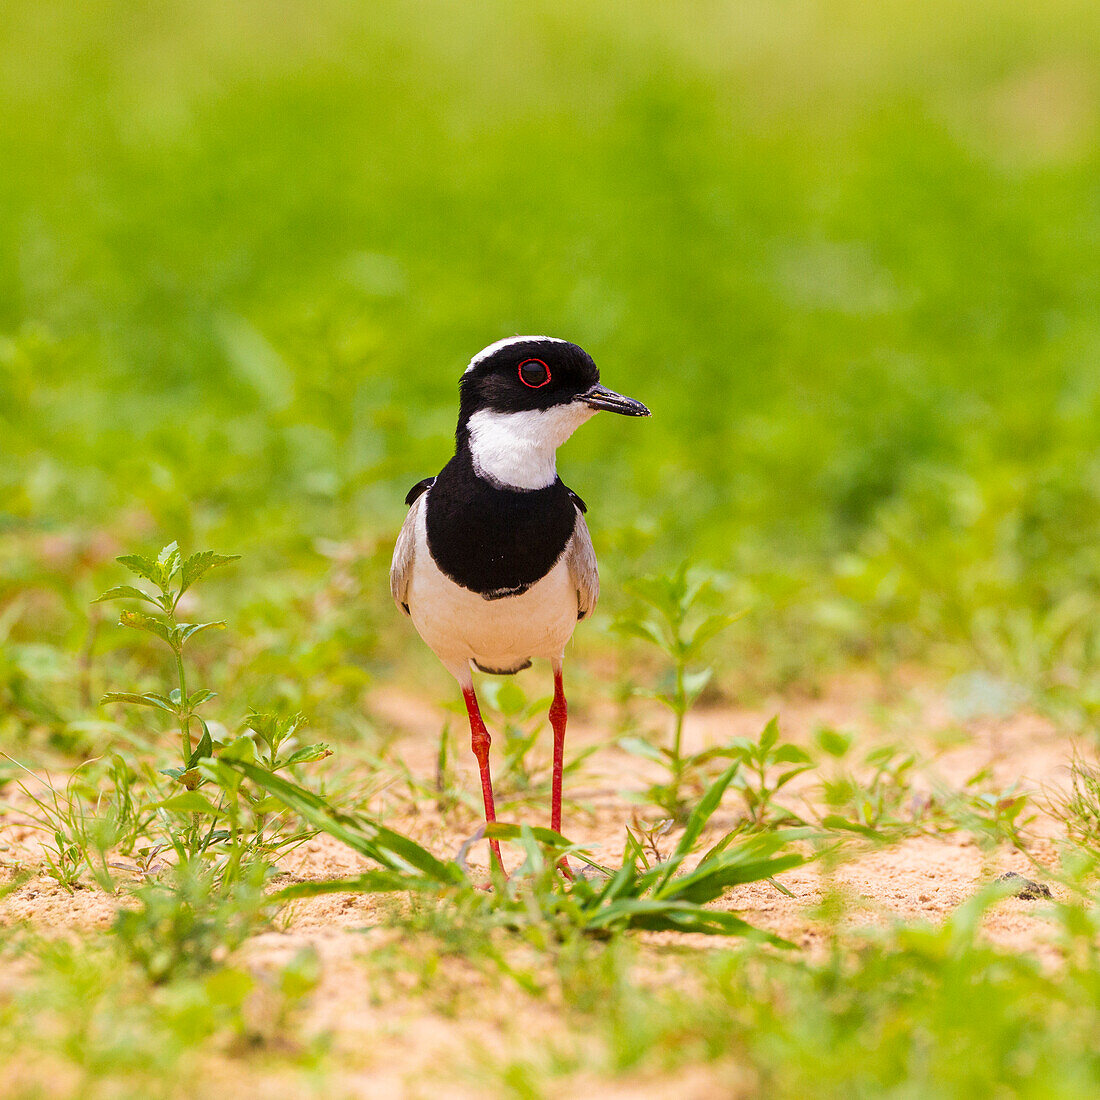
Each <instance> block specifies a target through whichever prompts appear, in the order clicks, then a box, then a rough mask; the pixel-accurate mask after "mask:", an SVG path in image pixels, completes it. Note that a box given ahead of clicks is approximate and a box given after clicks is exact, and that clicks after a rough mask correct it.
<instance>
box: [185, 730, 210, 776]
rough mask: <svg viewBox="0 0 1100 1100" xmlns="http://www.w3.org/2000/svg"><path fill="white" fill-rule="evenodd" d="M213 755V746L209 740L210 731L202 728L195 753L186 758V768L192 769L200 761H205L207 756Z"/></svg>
mask: <svg viewBox="0 0 1100 1100" xmlns="http://www.w3.org/2000/svg"><path fill="white" fill-rule="evenodd" d="M213 755H214V744H213V741H212V740H211V738H210V731H209V730H208V729H206V727H205V726H204V727H203V734H202V737H201V738H199V743H198V744H197V745H196V746H195V751H194V752H193V753H191V755H190V757H188V760H187V767H188V768H193V767H194V766H195V765H196V764H197V763H198V762H199V761H200V760H205V759H206V758H207V757H208V756H213Z"/></svg>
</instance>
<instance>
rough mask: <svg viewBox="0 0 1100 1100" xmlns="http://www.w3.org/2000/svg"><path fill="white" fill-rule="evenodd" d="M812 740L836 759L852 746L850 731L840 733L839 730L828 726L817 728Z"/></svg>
mask: <svg viewBox="0 0 1100 1100" xmlns="http://www.w3.org/2000/svg"><path fill="white" fill-rule="evenodd" d="M814 740H815V741H816V742H817V744H818V746H819V748H821V749H822V750H823V751H824V752H827V753H828V754H829V755H830V756H835V757H836V758H837V759H838V760H839V759H840V758H841V757H842V756H844V755H845V754H846V753H847V752H848V750H849V749H850V748H851V747H852V735H851V734H850V733H841V731H840V730H834V729H830V728H829V727H828V726H823V727H822V728H821V729H819V730H818V731H817V733H816V734H815V735H814Z"/></svg>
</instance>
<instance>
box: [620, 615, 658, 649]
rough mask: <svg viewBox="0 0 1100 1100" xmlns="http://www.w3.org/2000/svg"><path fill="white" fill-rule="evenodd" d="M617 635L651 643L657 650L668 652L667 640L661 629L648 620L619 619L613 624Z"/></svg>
mask: <svg viewBox="0 0 1100 1100" xmlns="http://www.w3.org/2000/svg"><path fill="white" fill-rule="evenodd" d="M615 630H616V631H617V632H618V633H619V634H628V635H630V636H631V637H634V638H641V639H642V641H645V642H652V643H653V645H655V646H657V648H658V649H662V650H666V651H667V650H668V647H669V640H668V638H666V637H665V634H664V632H663V631H662V630H661V628H660V627H659V626H658V625H657V624H656V623H654V622H652V621H651V620H649V619H621V620H620V621H618V622H617V623H615Z"/></svg>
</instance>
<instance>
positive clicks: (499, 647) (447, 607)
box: [390, 336, 650, 877]
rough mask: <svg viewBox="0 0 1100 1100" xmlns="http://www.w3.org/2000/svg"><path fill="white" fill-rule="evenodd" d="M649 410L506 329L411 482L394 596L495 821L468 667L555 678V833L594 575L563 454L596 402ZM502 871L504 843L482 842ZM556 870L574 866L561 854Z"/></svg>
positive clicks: (467, 379)
mask: <svg viewBox="0 0 1100 1100" xmlns="http://www.w3.org/2000/svg"><path fill="white" fill-rule="evenodd" d="M601 410H605V411H607V412H612V413H619V414H621V415H624V416H638V417H643V416H649V415H650V411H649V409H648V408H646V406H645V405H643V404H642V403H641V402H640V401H636V400H635V399H634V398H631V397H625V396H623V395H622V394H620V393H616V392H615V391H614V390H609V389H607V388H606V387H605V386H603V385H601V384H600V372H599V370H598V369H597V367H596V364H595V362H594V361H593V359H592V357H591V356H590V355H589V354H588V353H587V352H586V351H584V350H583V349H582V348H580V347H579V346H578V345H577V344H573V343H570V342H569V341H568V340H562V339H558V338H556V337H550V336H510V337H507V338H505V339H502V340H497V341H496V342H495V343H491V344H489V345H488V347H486V348H483V349H482V350H481V351H479V352H478V353H477V354H476V355H475V356H474V357H473V358H472V359H471V360H470V362H469V365H468V366H467V367H466V369H465V371H464V373H463V374H462V377H461V379H460V381H459V410H458V426H457V428H456V431H455V453H454V456H453V457H452V458H451V460H450V461H449V462H448V463H447V464H446V465H445V466H444V467H443V469H442V470H440V472H439V473H438V474H436V476H435V477H429V478H425V479H424V480H423V481H419V482H417V483H416V485H414V486H413V487H412V489H410V490H409V493H408V496H406V498H405V503H406V504H407V505H408V506H409V511H408V514H407V515H406V517H405V521H404V523H403V524H402V526H401V530H400V532H399V534H398V536H397V543H396V545H395V547H394V552H393V561H392V564H391V567H390V592H391V594H392V596H393V599H394V601H395V603H396V604H397V606H398V608H399V609H400V610H401V611H402V612H403V613H404V614H405V615H406V616H408V617H409V618H410V619H411V620H412V623H413V626H414V627H415V628H416V630H417V633H418V634H419V635H420V637H421V638H422V639H423V641H424V642H425V643H426V644H427V646H428V647H429V648H430V649H431V650H432V651H433V652H434V653H435V655H436V656H437V657H438V658H439V660H440V661H441V662H442V664H443V667H444V668H445V669H446V670H447V671H448V672H449V673H450V674H451V675H452V676H453V677H454V678H455V680H456V681H458V686H459V688H460V690H461V692H462V698H463V701H464V703H465V705H466V712H467V715H468V717H469V722H470V747H471V749H472V750H473V754H474V757H475V758H476V760H477V764H478V768H479V771H480V773H481V792H482V798H483V801H484V806H485V820H486V822H494V821H496V810H495V804H494V799H493V783H492V776H491V772H490V768H489V747H490V744H491V737H490V735H489V732H488V730H487V729H486V726H485V722H484V721H483V719H482V716H481V710H480V708H479V706H478V700H477V694H476V691H475V688H474V679H473V669H475V668H476V669H478V670H480V671H481V672H484V673H490V674H494V675H498V676H511V675H513V674H515V673H517V672H519V671H521V670H522V669H525V668H529V667H530V665H531V662H532V660H533V659H546V660H549V662H550V665H551V668H552V671H553V676H554V698H553V702H552V703H551V705H550V712H549V718H550V725H551V728H552V729H553V734H554V761H553V770H552V779H551V795H550V800H551V802H550V828H551V829H552V830H553V831H554V832H556V833H560V832H561V797H562V771H563V767H564V752H565V728H566V722H567V719H568V703H567V700H566V696H565V689H564V685H563V679H562V665H563V662H564V658H565V647H566V644H567V643H568V642H569V640H570V638H571V637H572V635H573V631H574V629H575V628H576V625H577V623H578V622H579V621H581V620H583V619H586V618H588V617H589V616H591V614H592V611H593V609H594V608H595V606H596V600H597V599H598V597H599V591H600V581H599V571H598V568H597V564H596V555H595V551H594V550H593V548H592V539H591V537H590V535H589V533H588V525H587V523H586V521H585V514H586V512H587V511H588V509H587V507H586V505H585V503H584V501H583V500H582V499H581V498H580V497H579V496H578V495H577V494H576V493H575V492H573V490H572V489H570V488H569V487H568V486H567V485H566V484H565V483H564V482H563V481H562V480H561V478H560V477H559V476H558V472H557V450H558V448H559V447H560V446H561V445H562V444H563V443H565V441H566V440H567V439H568V438H569V437H570V436H571V435H572V434H573V432H574V431H575V430H576V429H577V428H579V427H580V426H581V425H582V424H583V423H585V421H587V420H589V419H591V418H592V417H593V416H595V415H596V413H597V412H599V411H601ZM489 847H490V850H491V853H492V858H493V859H494V860H495V862H496V864H497V866H498V867H499V868H500V870H501V872H504V864H503V861H502V859H501V855H500V844H499V842H498V841H497V840H495V839H490V841H489ZM562 870H563V873H564V874H565V875H566V876H567V877H571V872H570V870H569V867H568V863H567V862H566V861H564V860H563V861H562Z"/></svg>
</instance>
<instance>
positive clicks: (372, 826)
mask: <svg viewBox="0 0 1100 1100" xmlns="http://www.w3.org/2000/svg"><path fill="white" fill-rule="evenodd" d="M222 759H223V760H225V756H224V755H223V756H222ZM229 763H230V764H231V765H232V766H233V767H234V768H237V769H238V770H239V771H241V772H243V773H244V775H245V776H247V777H248V778H249V779H251V780H252V782H253V783H255V784H256V786H257V787H259V788H261V789H262V790H265V791H267V792H268V794H272V795H274V796H275V797H276V798H278V799H279V801H280V802H282V803H283V804H284V805H285V806H286V807H287V808H288V809H291V810H294V812H295V813H297V814H298V815H299V816H300V817H302V818H304V819H305V820H306V821H308V822H309V823H310V824H311V825H313V826H314V827H315V828H317V829H320V830H321V831H322V832H324V833H328V834H329V836H332V837H335V838H336V839H337V840H339V841H341V842H343V843H344V844H346V845H347V846H348V847H349V848H352V849H353V850H355V851H357V852H359V853H360V854H361V855H364V856H367V858H368V859H373V860H374V861H375V862H376V863H380V864H382V866H383V867H386V868H388V869H389V870H391V871H409V870H416V871H420V872H421V874H423V875H425V876H427V877H428V878H429V879H432V880H433V881H434V882H436V883H438V884H440V885H452V886H453V885H463V884H465V883H466V882H467V878H466V875H465V872H463V870H462V868H461V867H459V866H458V864H457V863H455V862H453V861H448V862H446V863H444V862H443V861H442V860H439V859H436V857H435V856H433V855H432V854H431V852H429V851H428V850H427V849H426V848H423V847H421V846H420V845H419V844H417V843H416V841H415V840H412V839H411V838H410V837H406V836H402V835H401V834H400V833H396V832H394V831H393V830H392V829H387V828H386V827H385V826H384V825H380V824H378V823H377V822H376V821H372V820H371V819H370V818H367V817H363V816H362V815H359V814H347V813H342V812H341V811H339V810H336V809H334V808H333V807H332V806H331V805H329V803H327V802H326V801H325V800H324V799H322V798H321V797H320V796H319V795H316V794H314V793H313V792H312V791H309V790H306V788H305V787H300V786H298V784H296V783H292V782H290V780H288V779H284V778H283V777H282V776H281V775H275V774H273V773H272V772H269V771H267V770H265V769H264V768H261V767H258V766H257V765H255V764H250V763H247V762H245V761H243V760H237V761H229Z"/></svg>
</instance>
